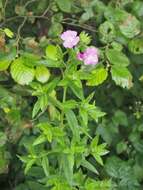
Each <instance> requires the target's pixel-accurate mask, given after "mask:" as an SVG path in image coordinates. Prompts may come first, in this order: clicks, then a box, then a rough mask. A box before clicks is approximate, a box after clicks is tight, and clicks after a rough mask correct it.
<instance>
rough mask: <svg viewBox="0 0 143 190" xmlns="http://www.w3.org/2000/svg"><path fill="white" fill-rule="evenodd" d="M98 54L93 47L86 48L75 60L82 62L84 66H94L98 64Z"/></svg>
mask: <svg viewBox="0 0 143 190" xmlns="http://www.w3.org/2000/svg"><path fill="white" fill-rule="evenodd" d="M98 56H99V52H98V49H97V48H95V47H88V48H87V49H86V50H85V52H83V53H78V55H77V59H78V60H80V61H83V62H84V64H85V65H96V64H97V63H98Z"/></svg>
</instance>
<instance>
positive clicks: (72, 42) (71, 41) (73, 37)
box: [61, 30, 79, 48]
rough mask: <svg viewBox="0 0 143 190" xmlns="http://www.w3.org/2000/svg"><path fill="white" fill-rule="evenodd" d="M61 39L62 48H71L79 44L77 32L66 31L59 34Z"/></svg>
mask: <svg viewBox="0 0 143 190" xmlns="http://www.w3.org/2000/svg"><path fill="white" fill-rule="evenodd" d="M61 39H62V40H63V41H64V42H63V46H64V47H65V48H73V47H74V46H76V45H77V44H78V42H79V36H77V32H76V31H73V30H67V31H66V32H63V33H62V34H61Z"/></svg>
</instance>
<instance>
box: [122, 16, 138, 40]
mask: <svg viewBox="0 0 143 190" xmlns="http://www.w3.org/2000/svg"><path fill="white" fill-rule="evenodd" d="M140 26H141V25H140V22H139V20H138V19H137V18H136V17H135V16H133V15H131V14H128V15H127V16H126V19H125V20H124V21H122V22H121V24H120V25H119V28H120V31H121V33H122V34H123V35H124V36H126V38H133V37H134V36H136V35H138V34H139V33H140Z"/></svg>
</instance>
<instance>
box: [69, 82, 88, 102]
mask: <svg viewBox="0 0 143 190" xmlns="http://www.w3.org/2000/svg"><path fill="white" fill-rule="evenodd" d="M68 85H69V88H70V89H71V90H72V92H73V93H74V94H75V95H76V96H77V97H78V98H79V99H81V100H83V99H84V94H83V88H82V83H81V81H80V80H73V81H70V82H69V84H68Z"/></svg>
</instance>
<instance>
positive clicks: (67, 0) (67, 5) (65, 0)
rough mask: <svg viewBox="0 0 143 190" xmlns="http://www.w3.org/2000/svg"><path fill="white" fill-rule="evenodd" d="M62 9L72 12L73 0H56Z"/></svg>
mask: <svg viewBox="0 0 143 190" xmlns="http://www.w3.org/2000/svg"><path fill="white" fill-rule="evenodd" d="M56 2H57V4H58V6H59V8H60V9H61V11H63V12H66V13H69V12H71V7H72V0H56Z"/></svg>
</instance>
